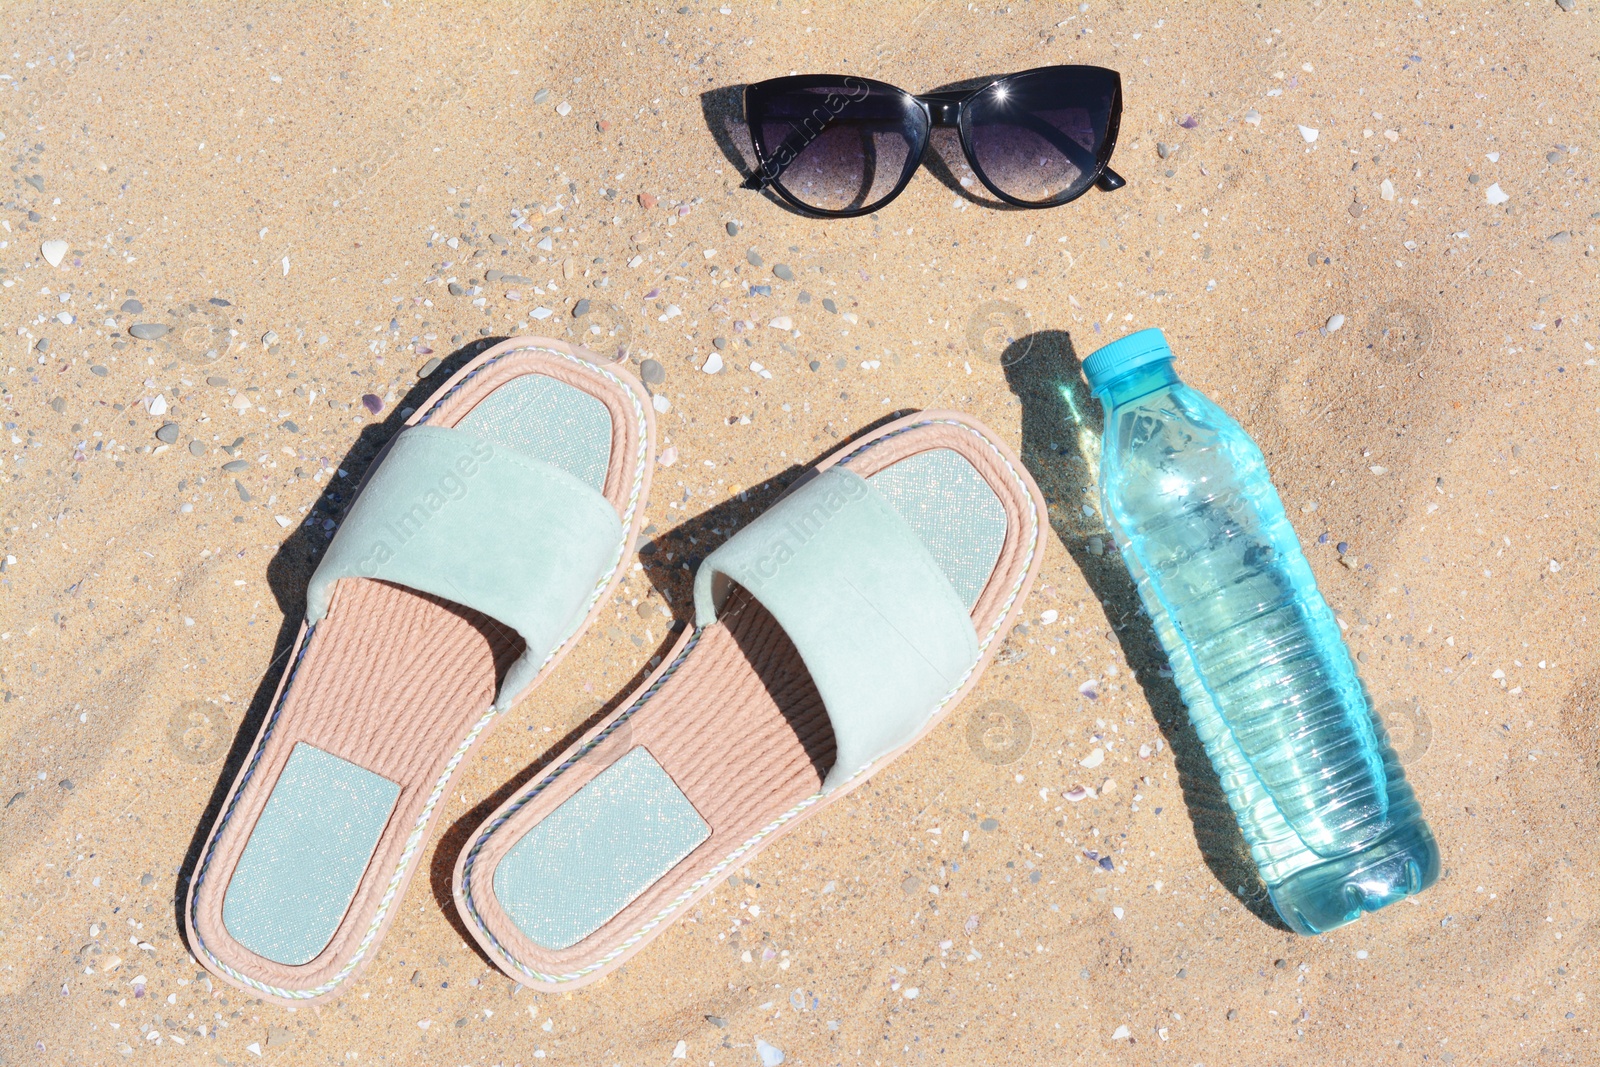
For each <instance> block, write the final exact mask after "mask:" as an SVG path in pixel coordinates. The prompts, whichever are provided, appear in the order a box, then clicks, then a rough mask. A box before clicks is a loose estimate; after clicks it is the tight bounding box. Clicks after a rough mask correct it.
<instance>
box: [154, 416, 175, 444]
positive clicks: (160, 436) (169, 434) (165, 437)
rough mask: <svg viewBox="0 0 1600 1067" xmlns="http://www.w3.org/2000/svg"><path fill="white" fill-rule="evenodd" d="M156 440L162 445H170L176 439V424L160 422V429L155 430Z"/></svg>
mask: <svg viewBox="0 0 1600 1067" xmlns="http://www.w3.org/2000/svg"><path fill="white" fill-rule="evenodd" d="M156 440H157V441H160V442H161V443H162V444H164V445H170V444H173V443H175V442H176V441H177V440H178V424H177V423H175V422H166V423H162V424H161V429H159V430H157V431H156Z"/></svg>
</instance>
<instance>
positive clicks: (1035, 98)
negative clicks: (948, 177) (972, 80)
mask: <svg viewBox="0 0 1600 1067" xmlns="http://www.w3.org/2000/svg"><path fill="white" fill-rule="evenodd" d="M1116 97H1117V79H1116V76H1115V75H1114V74H1112V73H1111V72H1110V71H1101V70H1093V69H1079V68H1068V69H1056V70H1043V71H1035V72H1033V73H1030V74H1019V75H1016V76H1013V77H1009V78H1002V79H1001V80H1000V81H998V82H996V83H994V84H993V85H991V86H990V87H989V88H987V89H985V90H984V91H983V92H981V93H979V94H978V95H977V96H976V97H974V98H973V99H972V100H971V101H970V102H969V103H968V105H967V116H966V121H967V138H968V142H969V144H970V145H971V147H972V156H973V161H974V162H975V163H976V164H977V165H978V167H980V168H981V169H982V170H983V174H984V177H986V178H988V179H989V181H990V182H992V183H993V184H994V186H995V187H996V188H998V189H999V190H1001V191H1002V192H1004V193H1005V194H1006V195H1007V196H1011V197H1015V198H1016V199H1018V200H1024V201H1027V202H1028V203H1030V204H1041V205H1043V204H1053V203H1061V202H1064V201H1067V200H1071V199H1072V198H1073V197H1075V196H1078V195H1079V194H1081V193H1082V192H1083V191H1084V190H1085V189H1087V188H1088V187H1089V185H1090V183H1091V182H1093V181H1094V179H1095V175H1096V174H1097V173H1098V171H1099V167H1100V162H1101V156H1100V153H1101V151H1102V150H1103V148H1104V146H1105V144H1106V131H1107V129H1108V128H1109V127H1110V125H1111V112H1112V106H1113V103H1114V102H1115V100H1116Z"/></svg>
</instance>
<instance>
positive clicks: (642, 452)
mask: <svg viewBox="0 0 1600 1067" xmlns="http://www.w3.org/2000/svg"><path fill="white" fill-rule="evenodd" d="M517 352H543V353H546V354H549V355H553V356H559V357H561V358H562V359H565V360H567V361H569V362H571V363H576V364H578V365H579V366H582V367H585V368H587V369H588V370H591V371H594V372H595V373H597V374H599V375H601V376H602V377H604V378H606V379H607V380H609V381H610V382H611V383H612V384H614V385H616V386H617V387H618V388H619V389H621V390H622V391H623V392H624V393H625V394H626V395H627V396H628V398H629V400H630V401H631V402H632V403H633V409H634V418H635V419H636V420H638V424H639V426H640V427H641V432H640V434H639V452H638V457H637V462H636V465H635V468H634V475H633V487H632V489H631V490H630V492H629V494H628V504H627V507H626V508H625V509H624V511H623V517H622V530H623V534H622V542H621V543H620V544H619V545H618V546H617V554H616V556H615V557H613V559H612V563H611V568H610V569H609V570H608V571H607V572H606V573H605V574H604V575H603V576H602V577H601V579H600V581H599V582H597V583H596V585H595V588H594V590H593V592H592V593H591V594H590V596H589V600H588V603H587V604H586V605H585V607H584V617H587V616H588V614H589V613H590V612H591V611H593V610H594V606H595V604H596V602H597V601H598V600H599V599H600V597H601V595H602V594H603V593H604V592H605V590H606V587H607V586H609V585H610V584H611V581H612V579H613V578H614V577H615V576H616V572H617V568H618V567H619V566H621V565H622V562H623V557H624V556H625V555H626V553H627V548H628V531H629V530H630V529H631V528H632V526H633V515H634V512H635V510H636V509H637V507H638V504H639V495H640V491H641V488H642V486H643V484H644V475H645V471H646V470H647V469H648V466H647V465H648V463H649V449H650V444H649V435H648V434H645V433H644V432H642V428H643V426H644V421H645V414H644V407H643V405H642V404H640V402H639V398H638V395H637V394H636V393H635V392H634V390H633V389H631V388H629V387H628V386H627V384H626V383H624V382H623V380H622V379H621V378H619V377H617V376H616V375H615V374H612V373H611V372H610V371H608V370H606V369H605V368H604V367H602V366H599V365H598V364H594V363H590V362H589V361H588V360H585V359H580V358H579V357H577V356H573V355H571V354H569V353H566V352H562V351H560V350H558V349H554V348H545V347H542V346H539V345H526V346H524V347H521V348H513V349H509V350H508V351H505V352H502V353H500V355H498V356H496V357H495V358H494V359H491V360H488V361H487V362H485V363H484V364H483V365H482V366H480V367H477V368H475V369H474V370H473V371H472V373H471V374H468V375H467V376H466V377H465V378H462V379H461V381H459V382H457V383H456V384H455V385H454V386H452V387H451V388H450V389H449V390H448V391H446V392H445V393H444V394H443V395H442V396H440V397H439V398H438V399H436V400H434V401H433V402H432V403H431V404H430V405H429V408H430V411H429V412H428V414H425V415H424V416H423V417H422V418H421V419H420V420H419V423H425V422H427V421H428V419H429V418H431V417H432V414H433V411H434V410H437V408H438V405H439V404H441V403H443V402H444V401H445V400H446V399H448V398H449V397H451V396H453V395H455V393H456V392H458V391H459V390H460V389H461V388H462V386H464V385H466V384H467V383H468V382H469V381H471V380H472V379H473V378H475V377H477V376H478V375H479V374H481V373H483V372H484V371H486V370H488V369H489V368H490V367H492V366H494V365H495V364H496V363H498V362H499V361H500V360H502V359H504V358H505V357H506V356H510V355H513V354H515V353H517ZM581 630H582V628H581V627H580V630H579V632H577V633H573V634H571V635H569V636H568V637H567V639H566V640H565V641H563V642H562V643H561V644H559V645H557V646H556V647H555V648H554V649H553V650H552V651H551V652H550V654H549V655H548V656H546V657H545V660H544V662H543V663H542V664H541V665H540V667H539V674H543V672H544V670H545V668H547V667H549V665H550V662H551V660H553V659H555V657H556V656H557V654H559V653H560V652H561V651H562V650H563V649H565V648H566V647H567V646H568V645H570V644H571V643H572V642H574V641H575V640H577V638H578V636H579V634H580V633H581ZM315 633H316V626H312V627H311V628H310V629H308V630H307V631H306V636H305V640H304V641H303V642H301V646H300V653H299V655H297V656H296V657H295V662H294V664H293V666H291V667H290V674H289V680H288V681H287V682H286V683H284V687H283V693H282V695H281V696H280V697H279V698H278V700H277V702H276V703H275V704H274V705H273V709H272V715H271V717H270V718H269V719H268V720H267V726H266V729H265V730H264V731H263V732H262V735H261V739H260V740H259V741H258V742H256V747H255V751H254V752H252V753H251V756H250V765H249V767H248V768H247V769H246V771H245V773H244V775H243V777H241V778H240V780H239V784H238V785H237V786H236V787H235V788H234V791H233V795H232V796H230V797H229V798H228V807H227V809H226V810H225V811H224V812H223V815H222V818H221V819H219V820H218V821H217V826H216V829H214V830H213V831H212V832H211V839H210V841H209V842H207V845H206V854H205V859H204V860H203V861H202V862H201V864H200V869H199V872H198V873H197V874H196V875H195V880H194V886H193V888H192V889H191V890H190V894H189V901H190V904H189V908H190V914H189V929H190V931H191V934H192V936H193V938H194V941H195V945H196V947H197V948H199V950H200V954H201V955H203V956H204V957H205V958H206V960H207V961H208V962H209V963H210V964H211V965H212V966H213V967H215V968H216V969H217V970H219V971H221V972H222V973H223V974H226V975H227V976H228V977H229V978H231V979H233V980H234V981H236V982H239V983H240V984H242V985H245V986H248V987H249V988H251V989H256V990H259V991H260V992H263V993H268V994H271V995H272V996H276V997H282V998H284V999H286V1000H311V999H314V998H316V997H320V996H323V995H324V994H326V993H330V992H332V991H333V990H334V989H336V988H338V986H339V985H340V984H341V983H343V982H344V981H345V980H346V979H347V978H349V977H350V975H351V974H352V973H354V971H355V969H356V967H358V966H359V965H360V963H361V961H362V960H363V959H364V958H366V955H367V953H368V952H369V951H370V950H371V949H372V946H373V942H374V941H376V939H377V936H378V931H379V930H380V929H381V928H382V926H383V922H384V918H385V917H386V916H387V914H388V911H389V907H390V905H391V904H393V903H394V899H395V897H396V896H398V895H399V892H400V886H401V885H402V884H403V883H404V882H405V878H406V873H407V871H408V870H409V869H410V867H411V861H412V860H413V859H414V858H415V856H416V853H417V851H418V850H419V849H420V847H421V845H422V838H423V835H424V833H425V832H426V831H427V828H428V823H429V821H430V820H431V819H432V817H433V810H434V808H435V807H436V806H437V805H438V803H439V799H440V798H441V797H442V796H444V791H445V789H446V787H447V786H448V785H449V784H450V778H451V776H453V775H454V774H455V771H456V768H457V767H458V766H460V764H461V761H462V760H463V759H464V758H465V757H466V754H467V752H468V751H469V750H470V749H471V748H472V746H473V744H474V743H475V742H476V741H477V740H478V736H479V735H480V734H482V733H483V731H484V730H485V729H486V728H487V727H488V726H489V724H490V723H491V722H493V721H494V719H495V717H496V716H497V715H499V714H500V713H501V712H502V711H504V710H505V708H506V707H510V706H511V704H512V703H513V701H511V700H509V699H508V700H507V701H506V704H505V706H504V707H501V706H499V705H496V704H491V705H490V707H489V710H488V711H486V712H484V714H483V715H482V716H481V717H480V718H479V719H478V721H477V722H476V723H474V724H473V726H472V729H471V730H469V731H468V732H467V736H466V737H465V739H463V740H462V742H461V744H460V745H459V746H457V748H456V750H455V752H454V753H452V754H451V756H450V759H449V761H448V762H447V763H446V764H445V767H444V771H443V772H442V773H441V774H440V775H439V778H438V780H437V781H435V782H434V785H433V791H432V792H431V793H430V794H429V795H428V800H427V803H426V804H424V805H423V808H422V812H421V813H420V814H419V815H418V816H417V821H416V823H415V824H414V825H413V826H412V828H411V833H410V835H409V836H408V837H407V838H406V845H405V848H404V849H403V850H402V851H401V853H400V858H399V860H398V861H397V862H396V864H395V870H394V873H393V875H392V876H391V877H390V878H389V883H388V885H387V886H385V888H384V893H383V897H382V899H381V900H380V901H379V903H378V910H377V911H376V912H375V913H374V914H373V917H372V921H371V922H370V923H369V924H368V925H367V930H366V933H365V934H364V935H363V936H362V939H361V942H360V944H358V945H357V946H356V950H355V952H354V954H353V955H351V957H350V959H349V960H348V961H346V963H345V965H344V966H343V967H342V968H341V969H340V970H339V972H338V973H337V974H335V975H334V976H333V977H332V978H330V979H328V980H327V981H326V982H323V983H322V984H321V985H318V986H315V987H313V988H311V989H287V988H284V987H282V986H275V985H270V984H268V983H266V982H262V981H260V980H259V979H256V978H252V977H250V976H249V975H247V974H241V973H240V972H238V971H236V970H234V969H233V968H232V967H230V966H228V965H227V964H226V963H224V962H222V961H221V960H220V959H218V958H217V957H216V955H215V953H213V952H212V951H211V948H210V946H208V945H207V944H206V943H205V941H204V939H203V938H201V936H200V934H199V923H198V921H197V918H196V917H197V915H198V913H199V898H200V887H201V885H202V884H203V883H204V882H205V877H206V872H207V870H208V869H209V868H210V866H211V859H212V857H213V856H214V855H215V854H216V850H217V844H218V842H219V841H220V840H221V838H222V833H223V830H224V829H225V828H226V827H227V824H228V822H229V820H230V819H232V817H233V812H234V809H235V807H237V806H238V803H239V798H240V796H241V795H242V794H243V793H244V789H245V786H246V785H247V784H249V782H250V779H251V778H252V777H253V776H254V775H255V771H256V766H257V765H258V764H259V763H260V762H261V755H262V753H263V751H265V749H266V746H267V742H268V741H270V740H271V738H272V733H273V730H274V728H275V727H276V726H277V722H278V717H279V715H280V713H281V712H282V711H283V705H284V703H285V702H286V701H287V700H288V698H289V692H290V690H291V689H292V688H293V687H294V679H295V675H296V674H297V673H298V672H299V668H300V663H301V661H302V660H303V659H304V658H305V655H306V652H307V651H308V650H309V649H310V647H311V639H312V636H313V635H314V634H315ZM539 674H536V675H535V676H534V683H533V684H537V682H538V678H539ZM529 688H530V689H531V688H532V685H530V686H529Z"/></svg>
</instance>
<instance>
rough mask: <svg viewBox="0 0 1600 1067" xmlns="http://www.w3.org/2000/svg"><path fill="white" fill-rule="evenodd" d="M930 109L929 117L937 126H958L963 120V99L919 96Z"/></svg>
mask: <svg viewBox="0 0 1600 1067" xmlns="http://www.w3.org/2000/svg"><path fill="white" fill-rule="evenodd" d="M917 99H918V100H920V101H922V103H923V105H924V106H926V107H927V109H928V118H929V119H931V120H932V122H933V124H934V125H935V126H956V125H959V124H960V121H961V101H960V100H948V99H941V98H940V97H937V96H919V97H918V98H917Z"/></svg>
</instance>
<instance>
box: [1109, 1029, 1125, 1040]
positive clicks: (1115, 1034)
mask: <svg viewBox="0 0 1600 1067" xmlns="http://www.w3.org/2000/svg"><path fill="white" fill-rule="evenodd" d="M1128 1037H1129V1030H1128V1028H1127V1027H1126V1026H1119V1027H1117V1028H1116V1029H1115V1030H1113V1031H1111V1040H1113V1041H1126V1040H1128Z"/></svg>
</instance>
